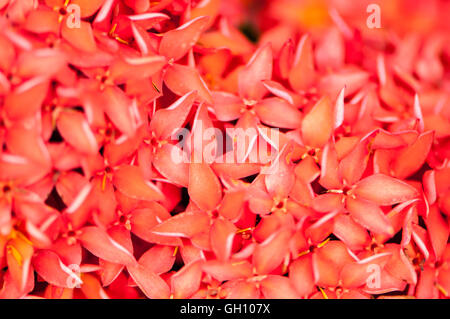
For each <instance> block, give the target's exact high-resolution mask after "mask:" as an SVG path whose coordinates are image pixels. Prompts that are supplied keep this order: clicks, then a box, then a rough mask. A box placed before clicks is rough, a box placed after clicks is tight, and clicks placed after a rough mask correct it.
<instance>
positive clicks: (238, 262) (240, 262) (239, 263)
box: [231, 260, 245, 266]
mask: <svg viewBox="0 0 450 319" xmlns="http://www.w3.org/2000/svg"><path fill="white" fill-rule="evenodd" d="M242 264H245V260H243V261H237V262H235V263H232V264H231V266H239V265H242Z"/></svg>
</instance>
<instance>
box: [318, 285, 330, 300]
mask: <svg viewBox="0 0 450 319" xmlns="http://www.w3.org/2000/svg"><path fill="white" fill-rule="evenodd" d="M319 290H320V292H321V293H322V296H323V299H328V296H327V294H326V293H325V290H323V289H322V288H321V287H319Z"/></svg>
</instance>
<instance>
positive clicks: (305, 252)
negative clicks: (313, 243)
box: [297, 249, 311, 257]
mask: <svg viewBox="0 0 450 319" xmlns="http://www.w3.org/2000/svg"><path fill="white" fill-rule="evenodd" d="M310 252H311V251H310V250H309V249H307V250H305V251H302V252H301V253H299V254H298V255H297V257H301V256H305V255H306V254H309V253H310Z"/></svg>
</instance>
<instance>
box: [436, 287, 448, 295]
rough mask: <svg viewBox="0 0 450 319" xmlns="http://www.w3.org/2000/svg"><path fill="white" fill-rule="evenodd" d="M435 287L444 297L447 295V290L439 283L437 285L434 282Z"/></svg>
mask: <svg viewBox="0 0 450 319" xmlns="http://www.w3.org/2000/svg"><path fill="white" fill-rule="evenodd" d="M436 288H437V289H438V290H439V291H440V292H441V293H442V294H443V295H444V296H445V297H448V292H447V290H445V289H444V287H442V286H441V285H439V284H436Z"/></svg>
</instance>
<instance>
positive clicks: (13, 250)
mask: <svg viewBox="0 0 450 319" xmlns="http://www.w3.org/2000/svg"><path fill="white" fill-rule="evenodd" d="M6 250H7V251H8V253H10V254H11V255H12V256H13V257H14V259H15V260H16V261H17V263H18V264H19V266H22V263H23V257H22V255H21V254H20V252H19V251H18V250H17V249H16V247H14V246H12V245H8V246H7V247H6Z"/></svg>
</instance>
